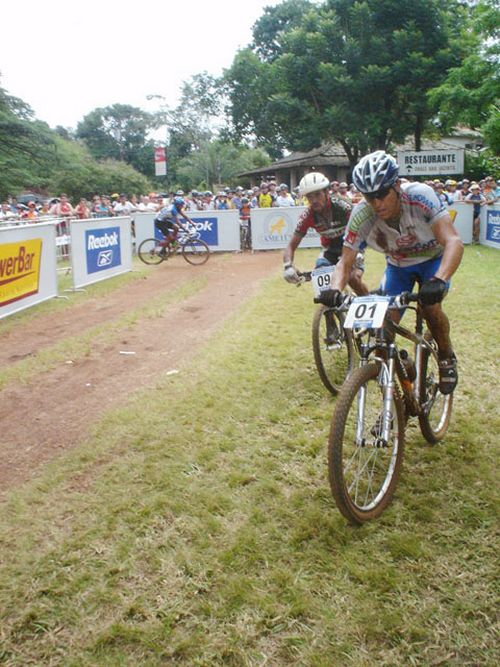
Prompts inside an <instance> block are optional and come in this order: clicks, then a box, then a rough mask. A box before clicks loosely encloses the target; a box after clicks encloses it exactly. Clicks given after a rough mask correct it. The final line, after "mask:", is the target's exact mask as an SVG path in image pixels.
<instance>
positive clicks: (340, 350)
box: [312, 306, 354, 396]
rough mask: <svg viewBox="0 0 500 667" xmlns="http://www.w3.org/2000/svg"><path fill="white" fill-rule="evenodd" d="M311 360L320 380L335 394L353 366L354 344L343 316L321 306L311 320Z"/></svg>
mask: <svg viewBox="0 0 500 667" xmlns="http://www.w3.org/2000/svg"><path fill="white" fill-rule="evenodd" d="M312 347H313V352H314V361H315V363H316V368H317V370H318V374H319V377H320V378H321V381H322V382H323V384H324V385H325V387H326V388H327V389H328V391H329V392H331V393H332V394H333V395H334V396H335V395H336V394H337V393H338V392H339V389H340V387H341V386H342V384H343V382H344V380H345V379H346V377H347V376H348V375H349V373H350V372H351V371H352V369H353V367H354V346H353V341H352V336H351V334H350V332H347V331H346V330H345V329H344V315H343V314H342V313H339V312H338V311H335V310H334V309H332V308H328V307H327V306H320V307H319V308H318V309H317V310H316V312H315V313H314V317H313V323H312Z"/></svg>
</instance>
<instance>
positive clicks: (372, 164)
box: [352, 151, 399, 194]
mask: <svg viewBox="0 0 500 667" xmlns="http://www.w3.org/2000/svg"><path fill="white" fill-rule="evenodd" d="M398 176H399V165H398V163H397V162H396V160H395V158H393V157H392V155H389V153H385V152H384V151H375V152H374V153H369V154H368V155H365V156H364V157H362V158H361V160H360V161H359V162H358V164H357V165H356V166H355V167H354V170H353V172H352V181H353V183H354V186H355V187H356V189H357V190H359V192H362V193H363V194H369V193H371V192H378V191H379V190H382V189H383V188H387V187H389V186H390V185H394V183H395V182H396V181H397V180H398Z"/></svg>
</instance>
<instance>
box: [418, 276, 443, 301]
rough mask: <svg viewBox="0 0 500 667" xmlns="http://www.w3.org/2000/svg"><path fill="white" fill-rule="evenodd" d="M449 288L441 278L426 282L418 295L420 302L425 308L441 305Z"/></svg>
mask: <svg viewBox="0 0 500 667" xmlns="http://www.w3.org/2000/svg"><path fill="white" fill-rule="evenodd" d="M447 291H448V287H447V286H446V283H445V281H444V280H441V278H431V279H430V280H426V281H425V283H424V284H423V285H422V287H421V288H420V291H419V293H418V300H419V301H420V303H421V304H422V305H423V306H433V305H434V304H435V303H441V301H442V300H443V299H444V297H445V295H446V292H447Z"/></svg>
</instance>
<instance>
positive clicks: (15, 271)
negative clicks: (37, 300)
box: [0, 239, 42, 307]
mask: <svg viewBox="0 0 500 667" xmlns="http://www.w3.org/2000/svg"><path fill="white" fill-rule="evenodd" d="M41 255H42V239H29V240H26V241H18V242H16V243H3V244H0V307H1V306H5V305H6V304H8V303H13V302H14V301H20V300H21V299H25V298H26V297H28V296H31V295H32V294H37V293H38V290H39V285H40V262H41Z"/></svg>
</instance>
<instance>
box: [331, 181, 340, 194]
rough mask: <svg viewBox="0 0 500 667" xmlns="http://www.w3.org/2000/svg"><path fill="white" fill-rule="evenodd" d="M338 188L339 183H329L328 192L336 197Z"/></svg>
mask: <svg viewBox="0 0 500 667" xmlns="http://www.w3.org/2000/svg"><path fill="white" fill-rule="evenodd" d="M339 188H340V183H339V182H338V181H332V182H331V183H330V192H331V194H332V195H338V193H339Z"/></svg>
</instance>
